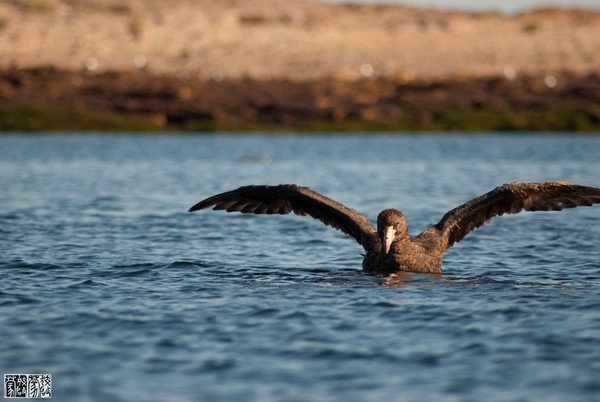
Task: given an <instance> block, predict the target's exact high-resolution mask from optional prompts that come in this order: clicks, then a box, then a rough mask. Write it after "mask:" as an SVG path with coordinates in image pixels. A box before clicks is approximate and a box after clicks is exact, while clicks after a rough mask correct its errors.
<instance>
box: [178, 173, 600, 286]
mask: <svg viewBox="0 0 600 402" xmlns="http://www.w3.org/2000/svg"><path fill="white" fill-rule="evenodd" d="M597 203H600V189H598V188H594V187H587V186H580V185H578V184H574V183H568V182H564V181H549V182H541V183H527V182H515V183H510V184H505V185H503V186H500V187H497V188H495V189H494V190H492V191H490V192H489V193H486V194H483V195H482V196H480V197H477V198H475V199H473V200H471V201H469V202H467V203H465V204H462V205H461V206H459V207H457V208H454V209H453V210H451V211H449V212H448V213H447V214H446V215H444V216H443V217H442V220H440V221H439V222H438V223H437V224H436V225H433V226H431V227H430V228H429V229H427V230H425V231H424V232H423V233H421V234H420V235H418V236H416V237H413V236H411V235H410V234H409V233H408V225H407V223H406V218H405V217H404V214H403V213H402V212H400V211H397V210H395V209H386V210H384V211H382V212H381V213H380V214H379V216H378V217H377V229H375V228H374V227H373V225H372V224H371V222H370V221H369V219H368V218H367V217H366V216H364V215H363V214H361V213H360V212H358V211H355V210H354V209H351V208H348V207H346V206H344V205H342V204H340V203H339V202H336V201H334V200H332V199H330V198H327V197H325V196H324V195H321V194H319V193H317V192H316V191H313V190H311V189H310V188H308V187H300V186H297V185H295V184H282V185H279V186H245V187H240V188H238V189H237V190H233V191H228V192H225V193H221V194H217V195H214V196H212V197H209V198H207V199H205V200H203V201H200V202H199V203H197V204H196V205H194V206H193V207H191V208H190V209H189V212H193V211H197V210H200V209H204V208H209V207H213V209H214V210H225V211H227V212H234V211H239V212H241V213H245V214H250V213H251V214H281V215H284V214H289V213H290V212H294V213H295V214H296V215H300V216H304V215H310V216H311V217H313V218H315V219H318V220H320V221H321V222H323V223H324V224H326V225H329V226H332V227H334V228H335V229H338V230H340V231H342V232H344V233H346V234H347V235H350V236H352V237H354V239H355V240H356V241H357V242H358V243H359V244H360V245H361V246H363V248H364V249H365V252H366V253H365V254H364V259H363V263H362V267H363V269H364V270H365V271H366V272H369V273H382V274H391V273H396V272H399V271H410V272H427V273H441V272H442V257H443V255H444V252H445V251H446V250H447V249H448V248H449V247H451V246H452V245H453V244H454V243H456V242H459V241H460V240H461V239H462V238H463V237H465V236H466V234H467V233H469V232H470V231H472V230H473V229H476V228H478V227H480V226H482V225H483V224H485V223H488V222H489V221H490V220H491V219H492V218H493V217H495V216H500V215H503V214H516V213H519V212H521V211H522V210H525V211H560V210H561V209H563V208H574V207H578V206H591V205H592V204H597Z"/></svg>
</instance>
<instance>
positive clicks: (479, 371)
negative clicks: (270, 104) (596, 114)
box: [0, 135, 600, 401]
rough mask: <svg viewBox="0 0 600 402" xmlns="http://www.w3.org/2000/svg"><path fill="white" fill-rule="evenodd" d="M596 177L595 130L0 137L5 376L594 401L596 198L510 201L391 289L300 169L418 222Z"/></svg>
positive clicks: (154, 392) (321, 395)
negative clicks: (287, 189) (535, 185)
mask: <svg viewBox="0 0 600 402" xmlns="http://www.w3.org/2000/svg"><path fill="white" fill-rule="evenodd" d="M555 179H564V180H570V181H575V182H579V183H583V184H588V185H593V186H600V137H598V136H593V137H581V136H525V135H523V136H521V135H511V136H493V135H492V136H457V135H452V136H436V135H434V136H291V137H286V136H283V137H271V136H109V135H98V136H94V135H85V136H79V135H65V136H61V135H43V136H21V135H19V136H6V135H4V136H0V273H1V274H2V281H0V328H2V335H1V338H0V339H1V340H0V374H3V373H36V372H37V373H51V374H52V375H53V393H54V400H57V401H87V400H98V401H133V400H140V401H141V400H144V401H253V400H261V401H307V400H315V401H338V400H350V401H351V400H356V401H361V400H373V401H426V400H429V401H432V400H436V401H444V400H446V401H470V400H473V401H475V400H486V401H509V400H510V401H514V400H519V401H528V400H532V401H533V400H535V401H540V400H544V401H567V400H568V401H577V400H581V401H588V400H596V401H597V400H600V206H596V207H592V208H577V209H573V210H566V211H563V212H560V213H525V214H520V215H516V216H505V217H501V218H497V219H495V220H494V222H493V223H492V224H491V225H488V226H486V227H484V228H482V229H479V230H477V231H475V232H473V233H471V234H470V235H468V236H467V237H466V238H465V239H464V240H463V241H462V242H461V243H459V244H458V245H456V246H455V247H454V248H452V249H451V250H450V251H449V252H448V253H447V255H446V257H445V260H444V270H445V274H444V275H443V276H442V277H429V276H424V275H413V276H412V278H411V279H412V280H410V281H406V282H402V283H398V284H397V285H398V287H385V286H382V278H381V277H376V276H367V275H364V274H362V273H361V271H360V266H361V265H360V263H361V257H360V252H361V251H362V250H361V249H360V247H359V246H358V245H357V244H356V243H355V242H354V240H352V239H351V238H348V237H345V236H344V235H342V234H341V233H339V232H336V231H335V230H333V229H331V228H328V227H326V226H324V225H322V224H321V223H320V222H318V221H315V220H312V219H310V218H299V217H296V216H284V217H279V216H274V217H273V216H254V215H252V216H249V215H241V214H225V213H222V212H219V213H217V212H212V211H202V212H199V213H195V214H188V213H187V212H186V210H187V208H188V207H190V206H191V205H192V204H194V203H195V202H197V201H199V200H200V199H202V198H204V197H206V196H209V195H212V194H214V193H216V192H221V191H225V190H229V189H232V188H236V187H238V186H241V185H246V184H260V183H263V184H279V183H287V182H290V183H298V184H303V185H308V186H310V187H312V188H314V189H315V190H317V191H320V192H322V193H324V194H326V195H328V196H330V197H332V198H334V199H336V200H339V201H341V202H343V203H345V204H346V205H348V206H351V207H353V208H356V209H358V210H360V211H362V212H364V213H366V214H367V215H368V216H369V217H370V218H371V219H373V218H375V217H376V215H377V213H378V212H379V211H380V210H381V209H383V208H386V207H395V208H399V209H401V210H403V211H404V212H405V213H406V215H407V217H408V219H409V224H411V227H412V232H413V233H414V234H416V233H419V232H420V231H421V230H423V229H425V228H426V227H428V226H429V225H431V224H433V223H436V222H437V221H438V220H439V219H440V218H441V216H442V215H443V214H444V213H445V212H446V211H447V210H449V209H451V208H453V207H455V206H457V205H459V204H460V203H462V202H464V201H467V200H468V199H470V198H472V197H474V196H477V195H479V194H482V193H484V192H486V191H488V190H491V189H492V188H494V187H495V186H497V185H500V184H502V183H505V182H510V181H516V180H527V181H540V180H555Z"/></svg>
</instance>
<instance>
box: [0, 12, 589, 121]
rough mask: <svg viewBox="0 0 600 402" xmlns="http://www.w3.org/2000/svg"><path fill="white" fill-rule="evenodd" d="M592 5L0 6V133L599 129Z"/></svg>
mask: <svg viewBox="0 0 600 402" xmlns="http://www.w3.org/2000/svg"><path fill="white" fill-rule="evenodd" d="M599 68H600V2H599V1H597V0H578V1H538V0H530V1H519V2H517V1H483V2H475V1H467V0H463V1H454V2H450V1H446V0H429V1H426V2H416V1H412V2H411V1H384V2H374V1H364V2H359V1H352V2H338V1H330V2H325V1H283V0H258V1H245V0H219V1H208V0H200V1H191V0H178V1H166V0H154V1H148V0H126V1H118V2H117V1H113V0H3V1H0V130H3V131H9V130H42V129H45V130H47V129H50V130H190V131H197V130H200V131H215V130H244V131H247V130H261V131H263V130H275V131H278V130H282V129H283V130H305V131H432V130H433V131H448V130H452V131H456V130H460V131H490V130H494V131H511V130H513V131H514V130H534V131H535V130H543V131H557V130H563V131H597V130H598V128H600V106H599V105H600V77H599V75H598V73H599V71H598V70H599Z"/></svg>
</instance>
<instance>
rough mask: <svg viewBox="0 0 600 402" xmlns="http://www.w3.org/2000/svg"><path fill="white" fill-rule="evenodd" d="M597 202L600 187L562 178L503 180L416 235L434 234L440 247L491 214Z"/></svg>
mask: <svg viewBox="0 0 600 402" xmlns="http://www.w3.org/2000/svg"><path fill="white" fill-rule="evenodd" d="M596 203H600V189H598V188H594V187H586V186H580V185H577V184H574V183H568V182H564V181H552V182H541V183H526V182H516V183H510V184H505V185H503V186H501V187H497V188H495V189H494V190H492V191H490V192H489V193H486V194H484V195H482V196H480V197H477V198H475V199H473V200H471V201H469V202H467V203H465V204H463V205H461V206H459V207H457V208H454V209H453V210H451V211H450V212H448V213H447V214H446V215H444V217H443V218H442V220H441V221H440V222H439V223H438V224H437V225H434V226H432V227H431V228H429V229H428V230H426V231H425V232H423V233H421V235H419V237H420V238H422V239H424V240H425V239H429V240H431V239H433V238H437V239H438V240H439V241H441V242H442V249H443V250H445V249H447V248H448V247H451V246H452V245H453V244H454V243H456V242H458V241H460V240H461V239H462V238H463V237H465V236H466V235H467V233H469V232H470V231H472V230H473V229H476V228H478V227H480V226H481V225H483V224H485V223H488V222H489V221H490V220H491V219H492V218H493V217H495V216H500V215H503V214H516V213H519V212H521V211H522V210H525V211H560V210H561V209H563V208H575V207H578V206H590V205H592V204H596Z"/></svg>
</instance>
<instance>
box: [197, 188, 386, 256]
mask: <svg viewBox="0 0 600 402" xmlns="http://www.w3.org/2000/svg"><path fill="white" fill-rule="evenodd" d="M210 207H213V209H214V210H225V211H227V212H237V211H239V212H241V213H253V214H269V215H271V214H281V215H285V214H289V213H290V212H294V213H295V214H296V215H298V216H305V215H310V216H311V217H313V218H314V219H318V220H320V221H321V222H323V223H324V224H326V225H328V226H331V227H333V228H335V229H338V230H340V231H342V232H343V233H345V234H347V235H350V236H352V237H353V238H354V239H355V240H356V241H357V242H358V243H359V244H361V245H362V246H363V247H364V249H365V250H366V251H375V250H378V249H379V247H380V246H379V244H378V242H379V240H378V238H377V231H376V230H375V228H374V227H373V225H372V224H371V222H370V221H369V219H368V218H367V217H366V216H364V215H363V214H361V213H360V212H358V211H356V210H354V209H351V208H348V207H346V206H344V205H343V204H340V203H339V202H336V201H334V200H332V199H330V198H328V197H325V196H324V195H322V194H319V193H317V192H316V191H313V190H311V189H310V188H308V187H300V186H297V185H295V184H282V185H279V186H244V187H240V188H238V189H237V190H233V191H228V192H225V193H221V194H217V195H214V196H212V197H209V198H207V199H205V200H202V201H200V202H199V203H197V204H196V205H194V206H193V207H191V208H190V209H189V212H194V211H198V210H201V209H205V208H210Z"/></svg>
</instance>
